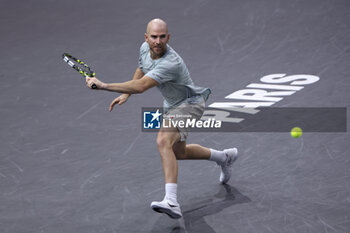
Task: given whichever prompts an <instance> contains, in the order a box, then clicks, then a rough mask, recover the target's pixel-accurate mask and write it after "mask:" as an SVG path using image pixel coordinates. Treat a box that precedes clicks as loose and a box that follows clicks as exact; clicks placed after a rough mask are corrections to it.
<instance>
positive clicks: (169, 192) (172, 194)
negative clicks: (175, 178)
mask: <svg viewBox="0 0 350 233" xmlns="http://www.w3.org/2000/svg"><path fill="white" fill-rule="evenodd" d="M165 198H167V199H168V200H171V201H172V202H174V203H177V184H176V183H167V184H165Z"/></svg>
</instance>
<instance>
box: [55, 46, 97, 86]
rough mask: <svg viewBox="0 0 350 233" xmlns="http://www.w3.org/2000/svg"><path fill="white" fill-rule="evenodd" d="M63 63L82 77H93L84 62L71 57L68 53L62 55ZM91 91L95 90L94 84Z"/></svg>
mask: <svg viewBox="0 0 350 233" xmlns="http://www.w3.org/2000/svg"><path fill="white" fill-rule="evenodd" d="M62 58H63V61H65V62H66V63H67V64H68V65H69V66H70V67H72V68H73V69H75V70H76V71H78V72H79V73H80V74H81V75H82V76H83V77H95V75H96V74H95V72H94V71H92V70H91V68H90V67H89V66H88V64H86V63H85V62H83V61H81V60H79V59H77V58H75V57H73V56H72V55H70V54H68V53H64V54H62ZM91 88H92V89H97V86H96V84H92V86H91Z"/></svg>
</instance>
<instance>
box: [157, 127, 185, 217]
mask: <svg viewBox="0 0 350 233" xmlns="http://www.w3.org/2000/svg"><path fill="white" fill-rule="evenodd" d="M180 138H181V136H180V133H179V132H178V130H177V128H167V129H164V128H161V129H160V131H159V132H158V136H157V145H158V150H159V153H160V156H161V159H162V166H163V171H164V178H165V197H164V199H163V200H162V201H160V202H156V201H154V202H152V203H151V208H152V209H153V210H155V211H157V212H160V213H165V214H167V215H169V216H170V217H171V218H180V217H182V214H181V209H180V205H179V203H178V202H177V174H178V167H177V159H176V157H175V153H174V151H173V145H174V144H175V143H176V142H178V141H179V140H180Z"/></svg>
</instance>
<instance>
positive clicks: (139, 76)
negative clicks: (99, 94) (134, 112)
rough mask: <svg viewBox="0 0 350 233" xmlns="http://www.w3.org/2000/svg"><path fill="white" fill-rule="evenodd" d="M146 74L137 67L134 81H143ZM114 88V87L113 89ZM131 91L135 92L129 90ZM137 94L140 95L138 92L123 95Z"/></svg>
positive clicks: (133, 77)
mask: <svg viewBox="0 0 350 233" xmlns="http://www.w3.org/2000/svg"><path fill="white" fill-rule="evenodd" d="M144 75H145V74H144V73H143V71H142V70H141V69H140V67H137V68H136V70H135V73H134V75H133V76H132V80H139V79H141V78H142V77H143V76H144ZM112 88H113V87H112ZM129 91H133V90H129ZM120 93H123V92H120ZM135 93H138V92H128V93H123V94H128V95H129V96H130V95H131V94H135Z"/></svg>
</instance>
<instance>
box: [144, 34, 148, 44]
mask: <svg viewBox="0 0 350 233" xmlns="http://www.w3.org/2000/svg"><path fill="white" fill-rule="evenodd" d="M147 40H148V36H147V33H145V41H146V42H148V41H147Z"/></svg>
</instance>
